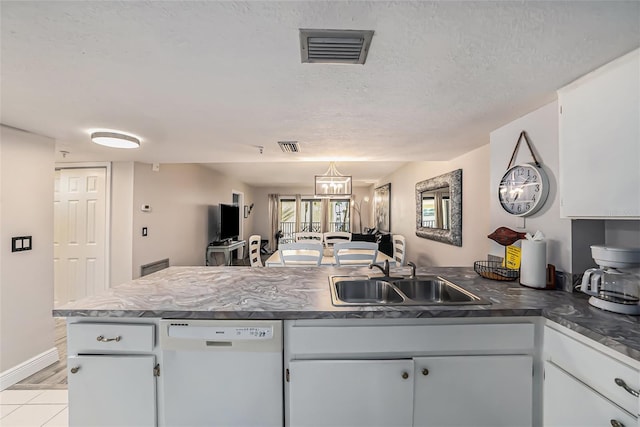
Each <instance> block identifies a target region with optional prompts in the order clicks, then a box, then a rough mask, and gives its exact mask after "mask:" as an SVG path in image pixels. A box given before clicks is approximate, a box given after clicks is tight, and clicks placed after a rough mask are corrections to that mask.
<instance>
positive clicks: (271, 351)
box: [158, 319, 284, 427]
mask: <svg viewBox="0 0 640 427" xmlns="http://www.w3.org/2000/svg"><path fill="white" fill-rule="evenodd" d="M160 349H161V353H162V354H161V357H162V362H161V366H160V369H161V373H160V378H158V379H159V383H160V390H159V398H160V405H159V425H161V426H167V427H178V426H189V427H191V426H225V427H227V426H229V427H231V426H238V427H239V426H242V427H250V426H261V427H263V426H278V427H282V425H283V424H284V418H283V412H284V410H283V397H282V395H283V391H282V389H283V376H282V321H276V320H274V321H271V320H268V321H267V320H237V321H236V320H191V319H178V320H168V319H163V320H161V321H160Z"/></svg>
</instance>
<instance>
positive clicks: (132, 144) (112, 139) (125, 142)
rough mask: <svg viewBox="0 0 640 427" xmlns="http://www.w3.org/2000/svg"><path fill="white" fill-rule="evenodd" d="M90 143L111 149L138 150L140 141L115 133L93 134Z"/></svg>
mask: <svg viewBox="0 0 640 427" xmlns="http://www.w3.org/2000/svg"><path fill="white" fill-rule="evenodd" d="M91 141H93V142H94V143H96V144H99V145H104V146H105V147H111V148H138V147H140V140H139V139H138V138H136V137H134V136H130V135H125V134H122V133H117V132H93V133H92V134H91Z"/></svg>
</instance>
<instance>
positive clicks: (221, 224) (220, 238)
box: [209, 203, 240, 242]
mask: <svg viewBox="0 0 640 427" xmlns="http://www.w3.org/2000/svg"><path fill="white" fill-rule="evenodd" d="M239 235H240V207H239V206H236V205H227V204H224V203H221V204H219V205H217V206H210V207H209V242H224V241H226V240H232V239H235V238H237V237H238V236H239Z"/></svg>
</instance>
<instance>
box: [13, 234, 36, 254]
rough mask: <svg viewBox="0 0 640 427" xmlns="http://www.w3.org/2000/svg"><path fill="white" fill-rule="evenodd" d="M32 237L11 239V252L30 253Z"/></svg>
mask: <svg viewBox="0 0 640 427" xmlns="http://www.w3.org/2000/svg"><path fill="white" fill-rule="evenodd" d="M32 239H33V238H32V236H18V237H12V238H11V252H22V251H30V250H31V249H32V248H31V242H32Z"/></svg>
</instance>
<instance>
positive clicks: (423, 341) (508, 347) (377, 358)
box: [285, 320, 535, 427]
mask: <svg viewBox="0 0 640 427" xmlns="http://www.w3.org/2000/svg"><path fill="white" fill-rule="evenodd" d="M412 321H413V322H415V323H414V324H412V323H409V322H410V321H409V320H407V322H406V324H403V323H402V321H401V320H396V321H392V322H385V321H384V320H380V321H375V320H372V321H371V322H367V321H349V320H335V321H330V320H326V321H317V322H311V321H307V322H305V321H295V322H287V323H285V342H286V343H287V344H288V345H285V369H286V372H287V375H286V378H287V383H286V384H285V397H286V400H285V402H286V403H285V405H286V411H285V412H286V414H287V416H286V425H287V426H288V427H300V426H322V427H331V426H333V427H345V426H349V427H359V426H384V427H400V426H402V427H404V426H416V427H444V426H455V427H464V426H469V427H480V426H491V427H497V426H508V427H520V426H527V427H528V426H531V425H532V424H533V422H534V421H533V420H534V418H535V417H534V416H533V408H534V401H535V398H534V376H533V363H534V362H533V358H534V349H533V344H534V330H535V326H534V324H532V323H520V324H513V325H511V324H506V323H501V324H497V323H496V324H479V325H478V324H471V323H464V322H470V320H461V321H459V323H456V321H455V320H451V321H450V322H451V324H441V323H437V321H436V322H433V323H431V322H429V321H428V320H412ZM420 322H424V323H420ZM496 333H499V335H496ZM287 340H288V341H287Z"/></svg>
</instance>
